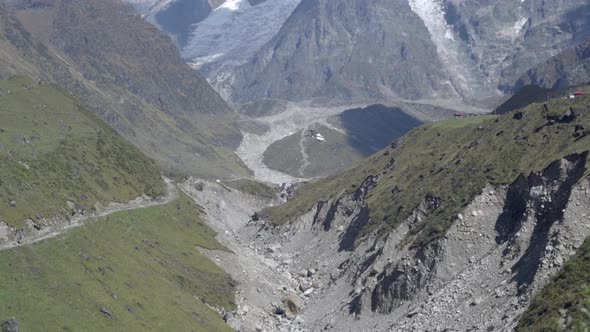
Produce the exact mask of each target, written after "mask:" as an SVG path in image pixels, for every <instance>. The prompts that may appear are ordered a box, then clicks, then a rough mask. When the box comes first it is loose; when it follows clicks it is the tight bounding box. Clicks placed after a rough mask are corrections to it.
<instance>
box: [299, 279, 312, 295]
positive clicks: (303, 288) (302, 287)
mask: <svg viewBox="0 0 590 332" xmlns="http://www.w3.org/2000/svg"><path fill="white" fill-rule="evenodd" d="M311 287H312V283H311V282H309V281H302V282H301V283H300V284H299V290H301V292H303V293H305V292H306V291H307V290H308V289H310V288H311Z"/></svg>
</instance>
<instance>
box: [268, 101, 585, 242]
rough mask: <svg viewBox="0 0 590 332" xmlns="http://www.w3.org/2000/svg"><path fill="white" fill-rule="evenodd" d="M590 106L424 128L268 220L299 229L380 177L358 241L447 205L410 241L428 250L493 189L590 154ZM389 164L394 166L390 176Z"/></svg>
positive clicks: (560, 104) (559, 105) (564, 104)
mask: <svg viewBox="0 0 590 332" xmlns="http://www.w3.org/2000/svg"><path fill="white" fill-rule="evenodd" d="M589 105H590V97H589V96H581V97H579V98H576V99H567V100H565V99H554V100H551V101H550V102H548V103H547V110H545V108H544V107H543V104H532V105H530V106H528V107H526V108H525V109H522V110H520V111H518V112H520V113H519V114H518V115H516V112H513V113H510V114H506V115H503V116H480V117H468V118H465V119H460V120H456V119H453V120H448V121H442V122H437V123H432V124H426V125H423V126H421V127H419V128H417V129H415V130H413V131H412V132H410V133H409V134H407V135H406V136H404V137H403V139H402V141H401V142H400V144H399V147H397V148H395V149H392V148H387V149H385V150H383V151H381V152H379V153H377V154H375V155H373V156H371V157H370V158H369V159H367V160H365V161H363V162H361V163H359V165H358V166H356V167H354V168H352V169H350V170H348V171H345V172H343V173H341V174H339V175H335V176H331V177H329V178H326V179H323V180H319V181H316V182H313V183H308V184H305V185H303V186H301V187H300V188H299V189H298V191H297V193H296V197H295V198H294V199H293V200H291V201H289V202H287V203H286V204H284V205H282V206H279V207H274V208H268V209H266V210H265V211H264V214H266V215H267V217H268V218H269V219H270V220H271V221H272V222H274V223H286V222H292V221H294V220H295V219H296V218H297V217H299V216H300V215H302V214H303V213H305V212H306V211H308V210H309V209H311V208H312V207H313V206H314V205H315V204H316V203H317V202H318V201H327V200H328V199H330V198H331V197H340V196H342V195H344V194H348V193H351V192H353V191H354V190H356V188H358V186H359V185H360V184H361V183H362V181H363V180H364V179H365V178H367V177H368V176H369V175H380V176H381V178H380V180H379V182H378V184H377V186H376V187H375V188H374V189H373V190H371V191H370V193H369V195H368V197H367V202H368V207H369V214H370V222H369V223H368V224H367V225H365V226H364V228H363V230H362V232H361V235H360V237H359V238H357V241H358V240H359V239H360V238H362V236H363V235H366V234H367V233H368V232H370V231H373V230H378V231H379V232H380V233H381V234H385V233H387V232H388V231H389V230H391V229H393V228H395V227H397V225H399V224H400V223H401V222H402V221H403V220H405V219H407V217H408V216H409V215H410V214H411V213H412V211H413V210H414V209H415V208H416V207H417V206H418V205H419V204H420V202H421V201H422V200H423V199H424V198H425V196H426V195H427V194H429V195H431V196H434V197H437V198H439V199H440V206H439V207H438V208H437V209H436V210H434V211H433V212H432V213H431V214H430V215H429V216H428V217H427V218H425V219H423V222H422V223H421V224H420V225H419V226H418V227H416V228H414V229H413V231H412V240H411V241H409V242H410V243H413V245H421V244H424V243H427V242H429V241H431V240H433V239H436V238H439V237H441V236H443V235H444V234H445V233H446V231H447V229H448V228H449V227H450V226H451V225H452V223H453V222H454V220H455V218H456V216H457V213H459V212H461V211H462V210H463V209H464V208H465V206H466V205H467V204H468V203H469V202H470V201H471V200H472V199H473V198H474V197H475V196H476V195H478V194H479V193H481V191H482V189H483V188H484V187H485V185H486V184H487V183H491V184H496V185H499V184H509V183H511V182H513V181H514V180H515V179H516V177H518V175H520V174H525V175H528V174H530V173H531V172H533V171H539V170H541V169H543V168H544V167H545V166H547V165H548V164H549V163H550V162H552V161H554V160H557V159H559V158H562V157H563V156H566V155H569V154H572V153H576V152H583V151H587V150H589V149H590V136H583V135H582V132H580V131H579V130H580V128H587V129H588V128H590V108H589ZM570 107H571V108H573V109H575V110H577V111H576V113H577V114H578V116H577V118H576V119H575V120H574V121H572V122H569V123H554V124H552V125H549V121H548V116H550V115H554V114H560V115H561V114H564V113H565V112H566V111H567V110H568V109H569V108H570ZM576 125H578V127H577V128H578V129H576ZM576 130H578V133H579V134H580V135H579V136H577V137H575V136H574V134H575V133H576ZM389 162H392V166H391V168H388V169H386V167H385V166H386V165H387V164H388V163H389ZM394 189H395V190H394Z"/></svg>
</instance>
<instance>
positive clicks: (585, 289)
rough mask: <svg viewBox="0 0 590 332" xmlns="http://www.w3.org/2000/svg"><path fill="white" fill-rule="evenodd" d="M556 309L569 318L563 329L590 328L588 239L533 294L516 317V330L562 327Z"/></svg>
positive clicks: (549, 331) (548, 330) (543, 331)
mask: <svg viewBox="0 0 590 332" xmlns="http://www.w3.org/2000/svg"><path fill="white" fill-rule="evenodd" d="M560 310H565V312H564V313H565V315H563V316H564V318H565V317H570V319H571V320H570V321H569V324H567V326H566V330H567V331H587V330H588V328H590V316H589V315H588V310H590V239H586V241H585V242H584V244H583V245H582V246H581V247H580V248H579V249H578V251H577V253H576V255H575V256H573V257H572V258H571V259H570V260H569V261H568V262H567V263H566V264H565V266H564V267H563V269H562V270H561V271H559V273H558V274H557V276H555V277H554V278H553V280H552V281H551V282H550V283H549V284H548V285H547V286H545V288H544V289H543V290H542V291H541V293H539V294H538V295H537V296H535V298H534V299H533V301H532V303H531V306H530V307H529V309H528V310H527V311H526V312H525V313H524V314H523V315H522V317H521V318H520V321H519V322H518V326H517V328H516V331H517V332H529V331H531V332H532V331H535V332H553V331H555V332H558V331H562V328H561V326H560V324H559V320H560V318H562V313H561V312H560ZM583 310H586V312H583ZM566 322H568V320H567V319H566Z"/></svg>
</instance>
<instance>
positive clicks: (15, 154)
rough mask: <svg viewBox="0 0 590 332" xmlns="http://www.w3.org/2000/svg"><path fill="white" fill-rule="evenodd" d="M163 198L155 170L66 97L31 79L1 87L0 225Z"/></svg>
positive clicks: (158, 173)
mask: <svg viewBox="0 0 590 332" xmlns="http://www.w3.org/2000/svg"><path fill="white" fill-rule="evenodd" d="M164 193H165V186H164V183H163V181H162V179H161V177H160V170H159V168H158V167H157V165H156V164H155V163H154V162H153V161H151V160H149V159H148V158H147V157H146V156H145V155H144V154H142V153H141V152H140V151H139V150H138V149H137V148H135V147H133V146H132V145H130V144H129V143H127V142H126V141H124V140H123V139H122V138H121V137H120V136H119V135H118V134H117V133H116V132H115V131H113V130H112V129H110V128H109V127H108V126H107V125H106V124H105V123H104V122H102V120H100V119H98V118H97V117H96V116H95V115H93V114H91V113H90V112H88V111H86V110H84V109H83V108H82V107H81V106H80V105H79V104H77V103H76V102H75V101H74V100H72V99H71V97H70V96H69V95H67V94H65V93H64V92H63V91H61V90H59V89H57V88H55V87H53V86H51V85H44V84H39V83H38V82H37V81H33V80H31V79H26V78H13V79H10V80H5V81H0V221H3V222H6V223H7V224H9V225H11V226H16V227H21V226H22V225H23V222H24V221H25V219H27V218H30V219H33V220H39V219H42V218H51V217H64V216H65V215H67V214H69V213H70V212H71V211H72V210H73V208H76V209H85V210H90V209H92V207H93V206H94V204H95V203H96V202H97V201H103V202H110V201H120V202H126V201H129V200H131V199H133V198H135V197H137V196H141V195H142V194H148V195H150V196H154V197H156V196H160V195H162V194H164ZM11 202H12V204H11ZM67 202H69V205H70V206H68V204H67ZM11 205H15V206H11Z"/></svg>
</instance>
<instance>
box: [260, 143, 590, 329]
mask: <svg viewBox="0 0 590 332" xmlns="http://www.w3.org/2000/svg"><path fill="white" fill-rule="evenodd" d="M587 158H588V152H585V153H580V154H572V155H569V156H567V157H565V158H563V159H561V160H557V161H555V162H553V163H551V164H550V165H548V166H547V167H546V168H545V169H544V170H543V171H541V172H537V173H533V174H530V175H529V176H520V177H518V178H517V179H516V180H515V181H514V182H513V183H512V184H510V185H506V186H491V185H488V186H487V187H486V188H484V189H483V190H482V192H481V194H479V195H478V196H477V197H475V199H474V200H473V201H472V202H470V203H469V205H467V206H466V207H465V209H464V210H463V211H462V212H461V213H459V214H458V215H457V216H456V217H455V221H454V223H453V225H452V226H451V228H450V229H449V230H448V231H447V232H446V235H445V236H444V237H442V238H438V239H435V240H432V241H430V242H428V243H427V244H425V245H421V246H417V247H414V246H411V245H409V243H410V242H409V241H411V239H412V236H414V235H412V234H413V233H412V232H410V231H411V229H414V228H416V227H418V226H419V225H420V223H421V222H422V220H424V219H425V218H427V217H428V215H429V214H433V213H436V211H437V209H439V208H440V204H441V202H440V200H437V198H436V197H433V196H427V197H424V199H423V201H422V203H421V204H420V205H419V206H418V207H417V208H416V210H415V211H414V213H413V214H412V215H411V216H410V217H409V218H408V219H407V220H406V221H404V222H403V223H402V224H401V225H399V226H397V227H396V228H395V229H394V230H392V231H389V232H388V233H387V234H385V235H383V234H381V235H380V233H379V231H378V230H376V231H372V232H370V233H366V232H364V233H363V232H360V231H359V229H360V228H359V223H365V222H367V221H368V219H367V217H366V212H365V211H366V209H367V205H366V202H365V199H366V197H367V195H370V193H371V190H373V188H375V185H377V184H378V183H379V176H370V177H367V178H366V179H365V181H364V182H363V183H362V184H361V185H360V186H359V187H358V189H357V190H356V191H354V192H351V193H350V194H349V195H345V196H342V197H340V198H339V199H331V200H327V201H324V202H320V203H318V204H317V206H316V207H315V208H314V209H312V210H311V211H309V212H308V213H307V214H306V215H305V216H303V217H301V218H300V219H299V220H298V222H297V223H294V224H291V225H288V226H283V227H279V228H269V227H268V226H267V225H265V224H264V222H263V221H257V222H252V223H251V225H250V227H251V228H253V229H256V238H257V239H258V240H257V241H256V242H255V243H258V244H260V245H266V246H272V247H273V250H272V254H271V255H273V256H277V255H283V257H284V256H289V257H292V258H291V259H290V260H289V261H288V262H287V265H282V266H283V268H286V269H287V270H288V271H291V273H289V275H290V276H295V275H299V274H298V273H297V272H296V271H299V270H305V269H307V268H310V267H312V268H313V270H314V274H313V277H312V281H311V282H312V283H313V284H314V285H318V287H317V289H315V290H314V291H313V293H310V295H306V296H305V306H304V309H303V311H302V312H300V313H299V315H301V317H302V318H303V319H304V321H305V322H310V323H309V324H308V325H305V326H306V327H307V328H309V329H310V330H320V329H324V328H327V329H334V330H341V329H355V330H359V331H368V330H395V331H423V330H437V329H442V328H452V329H458V330H466V329H469V328H473V329H475V330H480V329H488V330H492V329H493V330H500V331H510V330H511V329H512V328H514V326H515V325H516V323H517V321H518V318H519V317H520V315H521V314H522V313H523V312H524V310H526V308H527V306H528V304H529V303H530V300H531V297H532V296H533V295H534V294H536V293H537V292H538V291H539V290H540V289H541V288H542V287H543V286H544V285H545V284H546V283H547V282H548V281H549V280H550V278H551V276H552V275H554V274H555V273H556V272H557V271H559V269H560V267H561V266H563V264H564V262H565V261H567V259H568V258H569V257H570V256H572V255H573V254H574V253H575V250H576V248H578V247H579V246H580V245H581V244H582V242H583V240H584V239H585V237H586V236H587V235H589V234H590V228H588V227H587V225H586V224H587V223H586V221H585V219H587V218H588V216H590V203H589V202H590V196H589V195H590V181H589V179H588V178H585V177H584V173H585V170H586V162H587ZM261 241H262V243H267V244H261ZM352 249H354V250H352ZM306 277H307V275H306ZM294 278H295V277H294ZM296 278H299V277H296ZM306 280H307V279H306V278H303V279H302V281H300V282H298V285H303V284H304V283H306V282H307V281H306ZM301 289H303V288H301ZM301 291H302V292H304V291H303V290H301ZM336 304H338V305H336Z"/></svg>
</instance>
